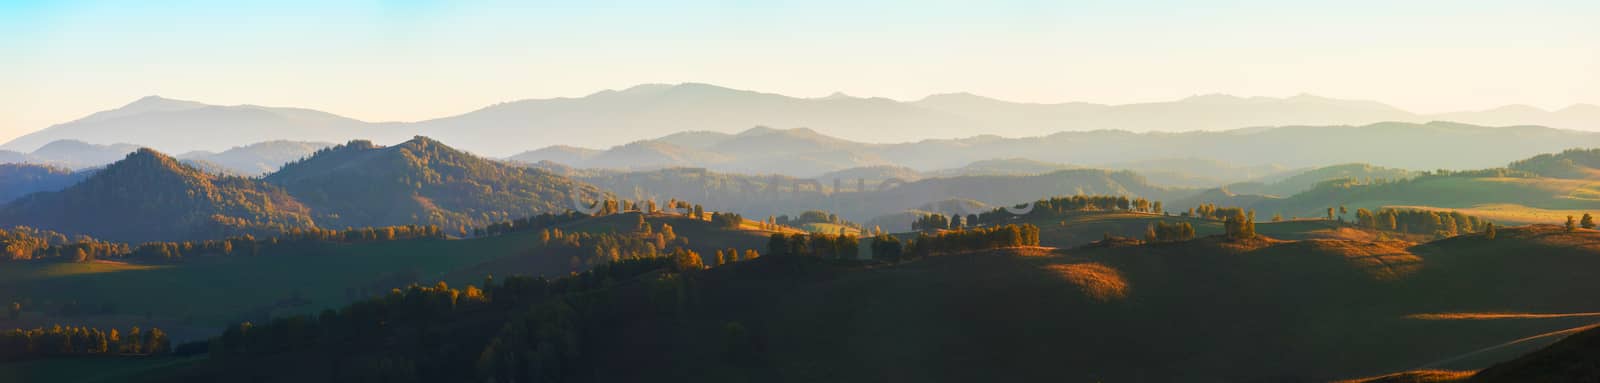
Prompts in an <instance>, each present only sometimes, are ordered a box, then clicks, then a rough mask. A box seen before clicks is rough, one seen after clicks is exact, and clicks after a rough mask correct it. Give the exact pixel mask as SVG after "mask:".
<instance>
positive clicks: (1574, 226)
mask: <svg viewBox="0 0 1600 383" xmlns="http://www.w3.org/2000/svg"><path fill="white" fill-rule="evenodd" d="M1576 230H1578V220H1576V219H1573V218H1572V216H1570V215H1569V216H1567V232H1569V233H1570V232H1573V231H1576Z"/></svg>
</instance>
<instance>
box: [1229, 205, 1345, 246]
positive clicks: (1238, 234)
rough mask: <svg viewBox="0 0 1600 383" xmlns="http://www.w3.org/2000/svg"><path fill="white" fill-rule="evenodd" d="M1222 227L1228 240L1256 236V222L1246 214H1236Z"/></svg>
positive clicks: (1330, 209)
mask: <svg viewBox="0 0 1600 383" xmlns="http://www.w3.org/2000/svg"><path fill="white" fill-rule="evenodd" d="M1332 210H1333V209H1332V208H1329V211H1332ZM1222 227H1223V230H1224V231H1225V232H1226V234H1227V236H1228V238H1233V239H1250V238H1255V236H1256V222H1255V220H1253V219H1250V218H1249V217H1248V216H1245V215H1244V213H1238V212H1235V213H1234V214H1233V215H1232V216H1229V217H1228V218H1227V219H1226V220H1224V221H1223V222H1222Z"/></svg>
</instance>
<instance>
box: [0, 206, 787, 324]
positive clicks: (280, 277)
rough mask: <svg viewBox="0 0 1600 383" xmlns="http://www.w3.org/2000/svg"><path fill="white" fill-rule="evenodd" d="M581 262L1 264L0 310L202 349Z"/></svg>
mask: <svg viewBox="0 0 1600 383" xmlns="http://www.w3.org/2000/svg"><path fill="white" fill-rule="evenodd" d="M638 217H639V213H624V214H618V215H611V216H603V217H594V218H586V219H581V220H578V221H574V222H569V223H566V224H561V225H556V226H554V227H553V228H556V229H560V230H563V231H568V232H588V233H625V232H630V231H632V230H633V229H634V228H635V226H636V224H637V222H638ZM647 221H648V222H649V223H650V224H651V225H652V226H654V227H656V228H659V227H660V226H661V225H662V224H667V225H671V226H672V227H673V230H674V231H675V232H676V233H677V235H678V236H679V237H682V238H685V241H686V242H687V245H686V247H687V248H689V249H692V250H695V251H697V252H699V253H701V254H703V256H705V257H710V256H712V255H713V254H714V253H715V252H716V251H718V250H726V249H728V248H736V249H738V250H739V251H744V250H746V249H757V250H764V249H765V247H766V242H767V236H768V234H770V233H771V232H770V231H762V230H758V229H756V227H755V226H756V225H755V223H754V222H750V224H749V225H747V226H746V227H743V228H740V229H735V230H730V229H725V228H719V227H716V226H715V225H713V224H712V223H711V222H709V221H707V220H704V219H693V218H690V217H687V216H683V215H673V214H654V215H650V216H648V218H647ZM782 230H784V232H786V233H799V232H800V231H798V230H795V229H792V228H782ZM674 246H676V245H674ZM581 251H585V249H580V248H571V247H565V246H556V245H545V244H543V243H542V241H541V240H540V238H539V233H538V232H515V233H509V234H504V235H497V236H489V237H480V238H472V239H460V240H454V239H453V240H441V239H417V240H401V241H387V242H368V243H353V244H338V243H317V244H313V245H310V246H307V247H300V248H296V249H295V250H294V251H292V252H286V253H281V254H279V253H271V254H263V255H260V256H228V257H196V258H191V259H188V260H185V261H184V262H181V263H172V264H138V263H124V262H109V261H102V262H91V263H68V262H8V263H0V301H5V302H17V301H29V302H31V304H30V305H29V307H28V308H27V311H29V313H28V315H27V316H26V317H25V319H26V320H25V324H26V325H28V326H36V325H44V326H48V325H51V324H54V323H58V322H61V323H74V322H78V323H83V322H85V321H88V322H90V323H117V326H119V327H125V326H127V325H128V324H130V323H131V324H136V325H140V326H146V327H148V326H150V325H158V326H159V327H161V328H163V329H169V332H174V334H175V336H179V337H182V336H189V337H198V336H209V335H211V334H212V332H213V330H214V329H215V328H217V326H221V325H223V324H226V323H231V322H235V321H241V320H258V319H261V318H264V317H267V316H283V315H289V314H296V313H315V312H317V311H319V310H322V309H323V308H337V307H339V306H342V305H344V304H346V303H348V302H350V301H352V300H354V299H358V298H364V297H366V296H371V295H375V294H381V293H384V292H387V291H388V289H390V288H394V287H401V286H404V285H405V284H408V283H412V282H419V283H431V282H434V281H439V280H444V281H446V282H449V283H450V284H452V285H458V286H465V285H467V284H482V281H483V278H484V276H485V275H489V274H494V275H499V276H508V275H517V274H521V275H544V276H550V277H558V276H563V275H567V274H568V273H570V272H574V271H582V270H583V269H584V268H585V267H584V266H583V264H578V265H576V266H575V265H574V264H573V263H572V262H571V258H573V257H575V256H580V257H587V256H591V255H592V254H580V252H581ZM707 261H708V262H710V260H709V259H708V260H707ZM67 302H76V303H77V304H78V305H81V306H83V307H91V308H95V309H96V310H98V308H100V307H104V306H106V305H108V304H109V305H111V306H113V307H114V312H113V313H110V314H108V315H99V314H92V315H86V316H77V317H63V316H61V315H56V311H57V310H59V307H60V306H61V304H64V303H67ZM47 312H48V313H47ZM147 313H148V315H146V314H147Z"/></svg>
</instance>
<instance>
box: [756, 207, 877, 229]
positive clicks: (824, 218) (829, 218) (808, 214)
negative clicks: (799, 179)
mask: <svg viewBox="0 0 1600 383" xmlns="http://www.w3.org/2000/svg"><path fill="white" fill-rule="evenodd" d="M776 223H777V224H779V225H783V226H795V227H799V226H803V225H805V224H810V223H826V224H834V225H843V226H848V227H852V228H856V229H860V228H861V225H858V224H856V223H854V222H850V221H846V220H844V219H842V218H839V215H837V214H833V213H830V212H828V211H826V210H806V211H804V212H801V213H800V215H798V216H795V217H793V218H790V217H789V216H788V215H780V216H778V217H777V221H776Z"/></svg>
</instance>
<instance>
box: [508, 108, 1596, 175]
mask: <svg viewBox="0 0 1600 383" xmlns="http://www.w3.org/2000/svg"><path fill="white" fill-rule="evenodd" d="M686 137H692V139H686ZM1593 146H1600V133H1594V132H1584V131H1573V130H1560V129H1552V128H1545V127H1535V126H1514V127H1502V128H1494V127H1485V126H1475V125H1465V124H1457V123H1444V122H1433V123H1426V124H1415V123H1403V122H1387V123H1379V124H1371V125H1363V126H1288V127H1276V128H1253V129H1235V130H1227V131H1214V132H1210V131H1208V132H1185V133H1159V132H1153V133H1132V132H1125V131H1090V132H1062V133H1056V134H1052V135H1049V136H1042V137H1024V138H1001V137H995V136H980V137H972V138H965V139H955V140H923V141H917V142H910V143H899V144H870V143H863V142H856V141H848V140H844V139H840V138H836V137H831V136H827V135H823V134H822V133H819V132H817V131H815V130H811V129H803V128H798V129H787V130H780V129H772V128H754V129H749V130H746V131H744V132H740V133H735V134H726V133H714V132H693V133H679V134H673V135H669V136H665V137H662V138H658V139H653V140H645V141H637V142H634V143H630V144H627V145H622V146H618V147H614V148H611V149H608V150H598V151H597V150H586V149H577V148H572V147H550V148H545V149H539V150H534V151H529V152H525V153H521V154H518V155H515V156H511V157H510V158H509V159H510V160H513V161H520V162H526V163H537V162H539V161H552V162H558V163H563V164H566V165H570V166H575V167H580V168H610V169H633V170H647V169H658V168H668V167H703V168H707V169H710V170H715V171H722V172H735V173H746V174H767V173H777V174H784V175H790V176H796V177H804V178H811V177H828V176H830V175H832V176H838V175H840V174H843V173H835V172H840V171H845V170H848V169H852V168H864V167H883V166H890V167H903V168H909V169H911V170H913V171H916V172H931V173H935V174H938V173H941V172H943V174H946V175H948V174H950V173H951V172H955V173H956V174H1037V173H1042V172H1044V171H1048V170H1059V169H1067V168H1073V167H1097V168H1109V169H1133V170H1138V171H1140V172H1141V173H1143V174H1146V176H1148V177H1150V178H1151V179H1153V180H1159V182H1158V183H1162V184H1168V185H1182V186H1196V187H1210V186H1220V185H1224V184H1228V183H1234V182H1243V181H1249V180H1253V179H1256V178H1259V177H1264V176H1268V175H1272V174H1275V173H1281V172H1283V171H1286V170H1289V169H1295V168H1309V167H1320V166H1325V165H1328V164H1340V163H1356V162H1359V163H1367V164H1373V165H1377V166H1384V167H1393V168H1401V169H1474V168H1485V167H1495V166H1502V165H1504V164H1506V163H1507V162H1510V161H1514V160H1518V159H1523V158H1527V157H1529V156H1533V155H1536V154H1541V153H1549V152H1557V151H1561V150H1564V149H1569V148H1574V147H1593ZM997 159H1003V160H1006V161H1008V162H1009V163H1007V164H1004V165H1001V166H990V167H991V168H994V169H989V170H988V171H984V170H982V169H968V170H959V169H957V170H952V169H956V168H961V167H967V166H980V167H982V166H984V165H983V161H995V160H997ZM1001 168H1003V169H1001ZM1019 172H1020V173H1019ZM859 176H860V175H858V177H859ZM845 180H846V181H849V180H850V179H848V178H847V179H845Z"/></svg>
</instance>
